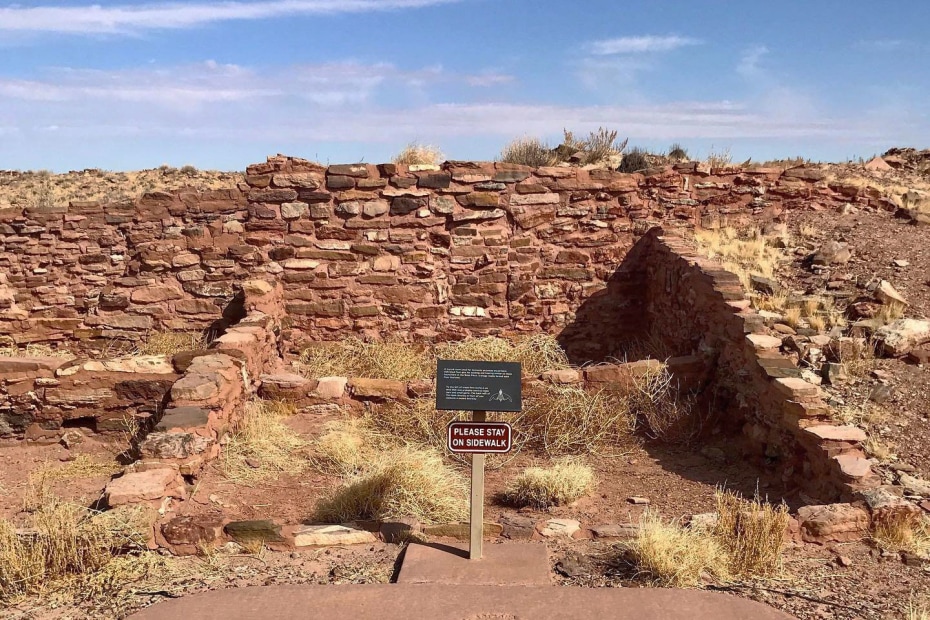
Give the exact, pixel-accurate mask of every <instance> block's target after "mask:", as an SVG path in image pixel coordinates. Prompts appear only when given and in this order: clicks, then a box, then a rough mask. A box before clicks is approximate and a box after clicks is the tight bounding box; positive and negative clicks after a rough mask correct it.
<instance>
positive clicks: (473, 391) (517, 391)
mask: <svg viewBox="0 0 930 620" xmlns="http://www.w3.org/2000/svg"><path fill="white" fill-rule="evenodd" d="M520 374H521V369H520V364H519V362H469V361H461V360H439V362H438V364H437V367H436V409H439V410H441V411H456V410H463V411H520V410H521V409H522V408H523V400H522V393H521V388H522V384H521V382H520Z"/></svg>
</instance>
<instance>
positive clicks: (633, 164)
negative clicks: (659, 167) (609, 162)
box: [617, 146, 649, 173]
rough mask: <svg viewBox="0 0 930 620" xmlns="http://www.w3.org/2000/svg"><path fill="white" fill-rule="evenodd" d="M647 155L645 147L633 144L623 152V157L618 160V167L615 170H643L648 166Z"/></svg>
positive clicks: (627, 171)
mask: <svg viewBox="0 0 930 620" xmlns="http://www.w3.org/2000/svg"><path fill="white" fill-rule="evenodd" d="M648 155H649V153H648V152H647V151H646V150H645V149H642V148H640V147H638V146H634V147H633V148H631V149H630V150H629V151H627V152H625V153H624V154H623V159H622V160H621V161H620V167H619V168H617V170H618V171H620V172H626V173H630V172H638V171H640V170H645V169H646V168H648V167H649V159H648Z"/></svg>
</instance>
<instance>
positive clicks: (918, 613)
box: [904, 594, 930, 620]
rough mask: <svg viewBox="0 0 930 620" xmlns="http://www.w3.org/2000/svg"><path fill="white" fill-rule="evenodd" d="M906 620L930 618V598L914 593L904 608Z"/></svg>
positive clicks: (928, 619)
mask: <svg viewBox="0 0 930 620" xmlns="http://www.w3.org/2000/svg"><path fill="white" fill-rule="evenodd" d="M904 620H930V600H928V599H921V598H919V597H918V596H917V595H916V594H912V595H911V598H910V599H909V600H908V602H907V607H906V608H905V609H904Z"/></svg>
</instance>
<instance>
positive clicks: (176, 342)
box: [133, 331, 208, 356]
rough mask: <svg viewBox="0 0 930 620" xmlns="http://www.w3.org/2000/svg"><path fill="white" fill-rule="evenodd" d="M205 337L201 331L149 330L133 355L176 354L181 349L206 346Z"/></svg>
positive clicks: (196, 348)
mask: <svg viewBox="0 0 930 620" xmlns="http://www.w3.org/2000/svg"><path fill="white" fill-rule="evenodd" d="M207 344H208V342H207V339H206V337H205V336H204V335H203V333H202V332H171V331H163V332H150V333H148V334H146V336H145V339H144V340H143V341H142V342H140V343H139V344H138V345H137V346H136V348H135V350H134V351H133V354H134V355H168V356H171V355H176V354H178V353H180V352H181V351H195V350H199V349H205V348H207Z"/></svg>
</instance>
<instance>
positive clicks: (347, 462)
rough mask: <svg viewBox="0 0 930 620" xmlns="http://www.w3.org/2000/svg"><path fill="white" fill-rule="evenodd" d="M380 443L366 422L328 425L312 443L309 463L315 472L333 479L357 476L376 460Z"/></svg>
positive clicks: (355, 420)
mask: <svg viewBox="0 0 930 620" xmlns="http://www.w3.org/2000/svg"><path fill="white" fill-rule="evenodd" d="M382 444H383V438H382V437H381V436H379V435H378V434H377V433H376V432H375V431H374V430H372V428H371V426H370V425H369V424H368V423H367V421H363V420H357V419H346V420H338V421H335V422H329V423H327V425H326V427H325V429H324V433H323V434H322V435H321V436H320V438H319V439H317V440H316V441H315V442H313V454H312V456H311V457H310V461H311V463H312V465H313V467H314V468H315V469H317V470H318V471H320V472H322V473H324V474H328V475H333V476H355V475H358V474H359V473H360V472H361V471H362V470H363V469H364V468H365V467H366V466H367V465H368V464H369V463H370V462H371V461H373V460H374V459H375V455H376V452H377V449H378V448H379V447H381V445H382Z"/></svg>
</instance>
